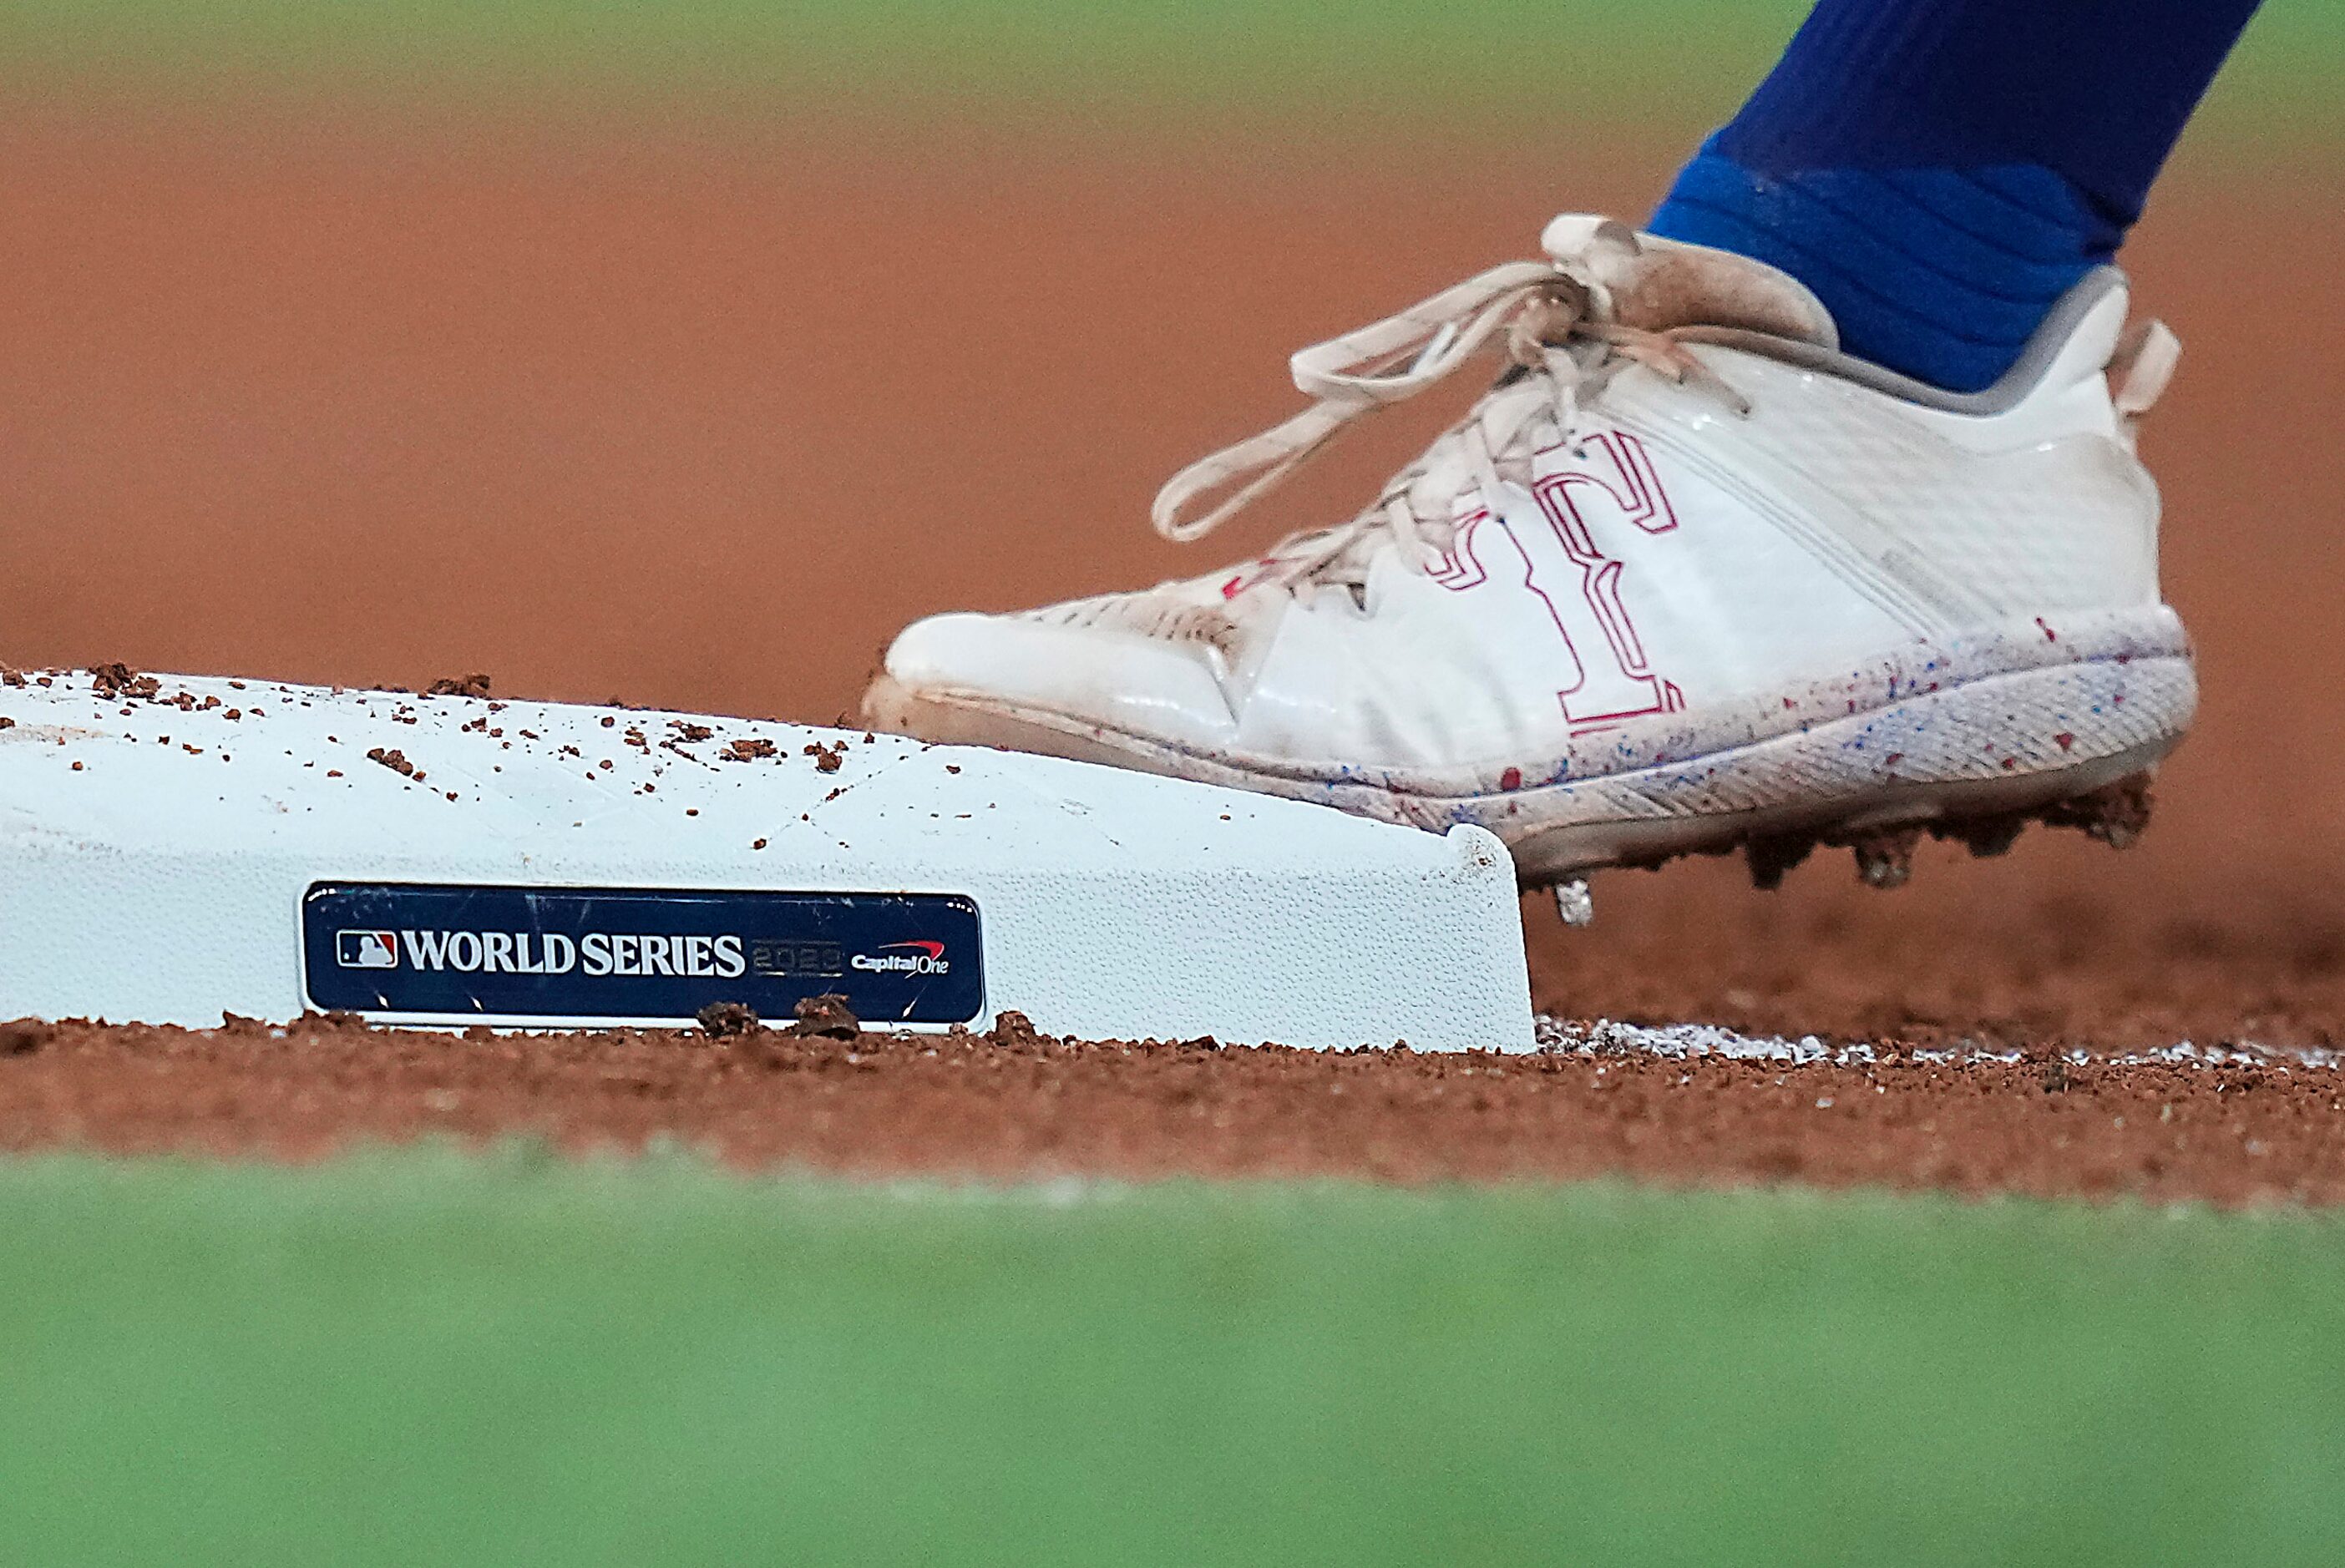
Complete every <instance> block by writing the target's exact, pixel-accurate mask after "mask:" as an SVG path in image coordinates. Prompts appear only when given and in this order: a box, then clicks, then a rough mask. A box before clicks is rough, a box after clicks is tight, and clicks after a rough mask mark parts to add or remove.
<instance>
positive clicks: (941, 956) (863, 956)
mask: <svg viewBox="0 0 2345 1568" xmlns="http://www.w3.org/2000/svg"><path fill="white" fill-rule="evenodd" d="M847 962H848V965H849V966H851V967H854V968H857V969H862V970H866V971H868V972H870V973H873V974H896V975H942V974H945V973H946V972H948V971H949V970H950V969H951V968H952V960H951V959H949V958H948V957H946V956H945V945H944V944H943V943H941V942H933V941H928V940H919V939H916V940H914V941H910V942H889V943H886V944H884V945H883V946H880V947H879V948H878V950H877V951H875V952H870V953H858V954H857V955H856V956H854V957H852V958H849V959H848V961H847Z"/></svg>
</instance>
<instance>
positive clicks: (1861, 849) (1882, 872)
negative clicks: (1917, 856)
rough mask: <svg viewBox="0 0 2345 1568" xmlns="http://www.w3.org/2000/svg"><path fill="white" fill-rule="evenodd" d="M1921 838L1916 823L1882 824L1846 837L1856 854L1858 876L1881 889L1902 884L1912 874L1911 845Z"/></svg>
mask: <svg viewBox="0 0 2345 1568" xmlns="http://www.w3.org/2000/svg"><path fill="white" fill-rule="evenodd" d="M1921 842H1922V830H1921V829H1920V828H1918V827H1884V828H1881V829H1879V830H1877V831H1875V832H1873V833H1867V834H1861V835H1858V836H1857V837H1855V838H1853V839H1851V840H1849V842H1848V846H1849V848H1850V849H1852V850H1853V851H1854V852H1855V854H1856V877H1857V880H1858V881H1860V882H1862V883H1863V884H1864V885H1866V886H1867V887H1878V888H1881V889H1883V891H1884V892H1885V891H1886V890H1888V889H1889V888H1892V887H1903V886H1904V885H1905V882H1906V879H1907V878H1909V877H1911V876H1912V875H1914V846H1915V845H1919V844H1920V843H1921Z"/></svg>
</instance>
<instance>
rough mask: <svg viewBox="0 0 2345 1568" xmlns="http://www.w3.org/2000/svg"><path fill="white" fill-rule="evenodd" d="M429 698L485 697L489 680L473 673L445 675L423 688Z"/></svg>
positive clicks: (482, 675)
mask: <svg viewBox="0 0 2345 1568" xmlns="http://www.w3.org/2000/svg"><path fill="white" fill-rule="evenodd" d="M423 693H424V695H426V696H429V697H486V696H487V695H488V694H489V678H488V676H486V675H484V674H481V673H473V674H470V675H446V676H442V678H441V679H439V680H437V681H434V682H432V683H431V684H430V685H428V686H426V687H424V688H423Z"/></svg>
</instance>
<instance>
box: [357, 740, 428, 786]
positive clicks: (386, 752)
mask: <svg viewBox="0 0 2345 1568" xmlns="http://www.w3.org/2000/svg"><path fill="white" fill-rule="evenodd" d="M367 761H369V762H371V763H381V764H382V765H383V766H385V767H387V768H389V769H390V770H391V772H393V773H395V774H403V775H405V776H406V777H408V778H411V779H420V778H421V777H422V776H423V775H422V774H420V773H418V772H416V771H415V764H413V763H411V762H409V761H408V760H407V754H406V753H404V752H402V751H400V750H399V749H398V748H397V747H391V748H388V749H386V748H384V747H382V746H372V747H370V748H369V749H368V751H367Z"/></svg>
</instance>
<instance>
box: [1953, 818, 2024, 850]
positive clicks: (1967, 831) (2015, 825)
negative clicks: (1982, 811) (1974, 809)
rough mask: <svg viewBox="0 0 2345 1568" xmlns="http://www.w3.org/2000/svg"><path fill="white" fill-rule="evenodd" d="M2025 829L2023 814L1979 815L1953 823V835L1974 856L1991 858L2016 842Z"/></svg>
mask: <svg viewBox="0 0 2345 1568" xmlns="http://www.w3.org/2000/svg"><path fill="white" fill-rule="evenodd" d="M2026 830H2027V819H2026V818H2025V817H2024V816H1981V817H1973V818H1972V819H1971V820H1970V821H1968V822H1964V823H1959V824H1955V836H1956V837H1958V838H1960V839H1961V840H1962V841H1963V847H1964V849H1967V850H1969V851H1970V852H1971V855H1973V856H1974V858H1976V859H1979V860H1991V859H1993V858H1994V857H1995V856H1996V855H2002V854H2004V853H2005V852H2006V851H2008V850H2009V849H2010V848H2011V846H2012V845H2015V844H2016V843H2018V842H2019V835H2021V834H2022V833H2025V831H2026Z"/></svg>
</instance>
